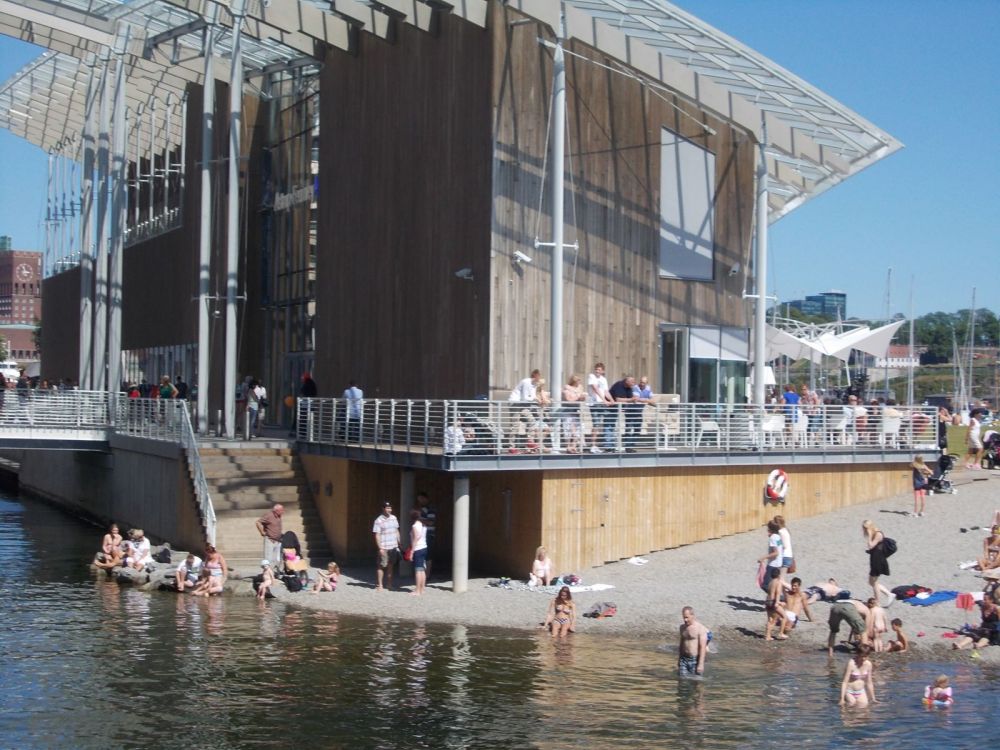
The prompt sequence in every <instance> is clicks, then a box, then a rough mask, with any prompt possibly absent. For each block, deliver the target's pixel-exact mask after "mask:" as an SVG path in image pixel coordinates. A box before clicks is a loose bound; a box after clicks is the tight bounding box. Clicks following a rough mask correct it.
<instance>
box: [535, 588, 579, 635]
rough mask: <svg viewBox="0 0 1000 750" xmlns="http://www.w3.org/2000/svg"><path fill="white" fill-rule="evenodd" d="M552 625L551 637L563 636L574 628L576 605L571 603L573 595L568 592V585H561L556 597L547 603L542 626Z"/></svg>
mask: <svg viewBox="0 0 1000 750" xmlns="http://www.w3.org/2000/svg"><path fill="white" fill-rule="evenodd" d="M550 625H551V626H552V637H553V638H555V637H557V636H558V637H565V635H566V634H567V633H570V632H572V631H574V630H575V629H576V605H575V604H574V603H573V595H572V594H570V592H569V586H563V587H562V588H561V589H559V593H558V594H556V598H555V599H553V600H552V601H551V602H550V603H549V612H548V614H547V615H546V616H545V622H543V623H542V627H543V628H547V627H549V626H550Z"/></svg>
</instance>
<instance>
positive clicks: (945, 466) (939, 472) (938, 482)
mask: <svg viewBox="0 0 1000 750" xmlns="http://www.w3.org/2000/svg"><path fill="white" fill-rule="evenodd" d="M954 466H955V457H954V456H951V455H949V454H947V453H944V454H942V455H941V458H939V459H938V461H937V469H936V470H935V471H934V473H933V474H931V475H930V476H929V477H928V478H927V494H928V495H933V494H934V493H935V492H936V493H938V494H945V493H947V494H949V495H955V494H957V493H958V490H956V489H955V488H954V487H953V486H952V484H951V480H950V479H948V475H949V474H950V473H951V470H952V467H954Z"/></svg>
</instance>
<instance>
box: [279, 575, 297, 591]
mask: <svg viewBox="0 0 1000 750" xmlns="http://www.w3.org/2000/svg"><path fill="white" fill-rule="evenodd" d="M281 582H282V583H283V584H285V588H286V589H288V590H289V591H291V592H292V593H293V594H294V593H295V592H296V591H301V590H302V579H301V578H299V577H298V576H297V575H293V574H290V573H289V574H285V575H283V576H281Z"/></svg>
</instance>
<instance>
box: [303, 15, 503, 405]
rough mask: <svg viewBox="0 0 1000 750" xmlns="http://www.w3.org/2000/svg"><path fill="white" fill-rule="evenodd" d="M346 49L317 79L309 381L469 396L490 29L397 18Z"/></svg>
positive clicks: (481, 357) (485, 177) (479, 375)
mask: <svg viewBox="0 0 1000 750" xmlns="http://www.w3.org/2000/svg"><path fill="white" fill-rule="evenodd" d="M358 48H359V49H358V53H357V55H356V56H355V55H351V54H348V53H346V52H341V51H338V50H330V51H328V52H327V55H326V59H325V67H324V70H323V73H322V74H321V75H322V81H321V94H320V96H321V102H320V107H321V116H320V164H321V165H322V166H321V169H320V187H319V202H320V206H321V210H320V212H319V223H318V249H317V264H316V266H317V267H316V271H317V290H316V297H317V302H316V310H317V321H316V355H317V364H316V367H315V372H316V379H317V383H318V384H319V387H320V391H321V393H334V392H336V393H338V394H339V393H340V391H342V390H343V388H344V387H345V386H346V383H347V380H348V379H349V378H355V379H356V380H357V381H358V383H359V384H360V385H361V386H362V387H363V388H364V390H365V394H366V395H368V396H382V397H401V396H405V397H411V398H412V397H421V398H441V397H451V398H455V397H462V398H470V397H472V396H474V395H476V394H480V393H483V392H485V388H486V380H487V361H488V360H487V354H486V352H487V348H488V345H489V343H488V341H487V335H486V334H487V310H488V304H489V237H490V235H489V225H490V222H489V210H490V206H489V203H490V202H489V195H490V192H489V191H490V176H489V174H490V119H489V117H490V115H489V113H490V107H489V103H490V62H491V61H490V53H489V36H488V35H487V32H486V31H485V30H483V29H480V28H478V27H476V26H474V25H472V24H469V23H466V22H464V21H462V20H461V19H456V18H453V17H451V16H447V15H446V16H443V17H442V18H441V19H440V33H439V34H438V35H436V36H434V35H431V34H427V33H425V32H422V31H420V30H418V29H415V28H413V27H411V26H408V25H406V24H399V25H398V36H397V39H396V41H395V43H394V44H388V43H386V42H385V41H383V40H380V39H377V38H374V37H373V36H371V35H370V34H361V35H359V37H358ZM462 268H469V269H471V271H472V274H473V277H474V280H473V281H466V280H463V279H460V278H457V277H456V276H455V272H456V271H458V270H460V269H462Z"/></svg>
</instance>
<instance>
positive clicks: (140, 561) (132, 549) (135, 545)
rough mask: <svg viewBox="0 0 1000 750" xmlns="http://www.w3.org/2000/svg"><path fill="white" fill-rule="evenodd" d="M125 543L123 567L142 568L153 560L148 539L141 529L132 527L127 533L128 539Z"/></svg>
mask: <svg viewBox="0 0 1000 750" xmlns="http://www.w3.org/2000/svg"><path fill="white" fill-rule="evenodd" d="M125 544H126V545H127V551H126V553H125V563H124V564H125V567H127V568H132V569H134V570H142V569H143V568H145V567H146V566H147V565H148V564H149V563H151V562H153V555H152V552H151V549H150V544H149V540H148V539H147V538H146V533H145V532H144V531H143V530H142V529H132V532H131V533H130V534H129V540H128V541H127V542H126V543H125Z"/></svg>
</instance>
